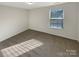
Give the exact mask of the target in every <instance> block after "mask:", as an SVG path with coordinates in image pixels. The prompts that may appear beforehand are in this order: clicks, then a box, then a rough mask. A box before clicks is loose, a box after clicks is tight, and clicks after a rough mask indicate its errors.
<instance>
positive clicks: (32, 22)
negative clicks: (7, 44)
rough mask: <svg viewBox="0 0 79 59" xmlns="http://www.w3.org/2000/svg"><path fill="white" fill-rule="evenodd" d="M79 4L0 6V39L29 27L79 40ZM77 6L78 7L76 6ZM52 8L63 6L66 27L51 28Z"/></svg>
mask: <svg viewBox="0 0 79 59" xmlns="http://www.w3.org/2000/svg"><path fill="white" fill-rule="evenodd" d="M78 5H79V4H76V3H65V4H61V5H56V6H51V7H45V8H37V9H32V10H30V12H29V11H28V10H24V9H20V8H12V7H6V6H0V41H3V40H5V39H7V38H10V37H12V36H14V35H16V34H18V33H20V32H23V31H25V30H27V29H28V28H30V29H33V30H37V31H42V32H46V33H49V34H53V35H58V36H62V37H66V38H71V39H75V40H79V17H78V15H79V6H78ZM76 6H77V7H76ZM50 8H63V10H64V28H63V29H59V30H58V29H51V28H49V24H50V23H49V22H50V20H49V10H50Z"/></svg>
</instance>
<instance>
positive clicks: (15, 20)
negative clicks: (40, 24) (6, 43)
mask: <svg viewBox="0 0 79 59" xmlns="http://www.w3.org/2000/svg"><path fill="white" fill-rule="evenodd" d="M27 20H28V11H27V10H24V9H19V8H12V7H6V6H0V41H3V40H5V39H7V38H9V37H12V36H14V35H16V34H18V33H20V32H22V31H25V30H27V29H28V22H27Z"/></svg>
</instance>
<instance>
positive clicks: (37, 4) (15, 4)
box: [0, 2, 61, 9]
mask: <svg viewBox="0 0 79 59" xmlns="http://www.w3.org/2000/svg"><path fill="white" fill-rule="evenodd" d="M56 4H61V3H60V2H33V4H32V5H28V4H27V2H0V5H4V6H11V7H17V8H24V9H33V8H39V7H45V6H50V5H56Z"/></svg>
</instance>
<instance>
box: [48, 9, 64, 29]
mask: <svg viewBox="0 0 79 59" xmlns="http://www.w3.org/2000/svg"><path fill="white" fill-rule="evenodd" d="M63 19H64V12H63V9H51V10H50V28H56V29H62V28H63Z"/></svg>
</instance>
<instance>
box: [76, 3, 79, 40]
mask: <svg viewBox="0 0 79 59" xmlns="http://www.w3.org/2000/svg"><path fill="white" fill-rule="evenodd" d="M76 9H77V11H76V13H77V40H78V41H79V3H77V8H76Z"/></svg>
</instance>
